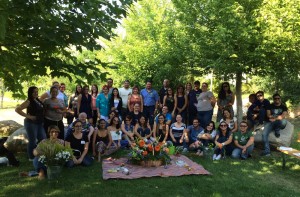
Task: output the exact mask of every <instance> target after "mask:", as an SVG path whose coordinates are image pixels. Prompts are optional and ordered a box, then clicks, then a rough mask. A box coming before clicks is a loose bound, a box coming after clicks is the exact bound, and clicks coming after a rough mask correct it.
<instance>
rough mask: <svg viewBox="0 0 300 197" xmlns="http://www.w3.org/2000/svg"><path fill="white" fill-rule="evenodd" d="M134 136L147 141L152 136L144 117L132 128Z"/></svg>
mask: <svg viewBox="0 0 300 197" xmlns="http://www.w3.org/2000/svg"><path fill="white" fill-rule="evenodd" d="M134 135H136V136H137V137H138V138H139V139H145V138H146V139H147V140H149V139H150V137H151V136H152V132H151V127H150V124H149V122H147V121H146V117H145V116H143V115H142V116H141V117H140V119H139V121H138V123H136V125H135V126H134Z"/></svg>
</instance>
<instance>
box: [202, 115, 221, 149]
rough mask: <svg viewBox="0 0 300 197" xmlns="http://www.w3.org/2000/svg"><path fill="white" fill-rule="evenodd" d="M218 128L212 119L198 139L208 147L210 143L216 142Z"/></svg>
mask: <svg viewBox="0 0 300 197" xmlns="http://www.w3.org/2000/svg"><path fill="white" fill-rule="evenodd" d="M216 134H217V132H216V130H215V122H214V121H210V123H209V124H208V125H207V126H206V128H205V129H204V131H203V132H201V133H200V134H199V135H198V139H200V141H201V142H202V144H203V146H205V147H207V146H208V145H209V143H212V144H214V143H215V142H214V140H215V137H216Z"/></svg>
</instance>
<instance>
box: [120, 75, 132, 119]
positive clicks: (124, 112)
mask: <svg viewBox="0 0 300 197" xmlns="http://www.w3.org/2000/svg"><path fill="white" fill-rule="evenodd" d="M129 85H130V82H129V80H125V81H124V84H123V87H122V88H119V94H120V97H121V98H122V114H121V115H122V120H125V116H126V115H127V114H128V112H129V110H128V96H129V95H130V94H132V89H131V88H130V87H129Z"/></svg>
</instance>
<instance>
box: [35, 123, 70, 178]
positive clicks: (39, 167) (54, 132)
mask: <svg viewBox="0 0 300 197" xmlns="http://www.w3.org/2000/svg"><path fill="white" fill-rule="evenodd" d="M59 132H60V130H59V128H58V127H57V126H56V125H50V126H49V127H48V134H49V136H50V138H49V139H44V140H43V141H41V142H40V143H39V144H38V146H37V147H36V148H35V149H34V150H33V155H34V156H35V157H34V159H33V166H34V168H35V170H36V171H37V172H38V173H39V177H38V178H39V179H44V178H45V174H46V171H47V167H46V166H45V165H44V164H43V163H41V162H39V156H40V155H42V154H43V153H42V152H41V151H40V146H42V145H43V143H46V142H48V141H50V142H51V143H53V144H55V143H57V144H61V145H64V141H63V140H61V139H58V138H57V137H58V134H59Z"/></svg>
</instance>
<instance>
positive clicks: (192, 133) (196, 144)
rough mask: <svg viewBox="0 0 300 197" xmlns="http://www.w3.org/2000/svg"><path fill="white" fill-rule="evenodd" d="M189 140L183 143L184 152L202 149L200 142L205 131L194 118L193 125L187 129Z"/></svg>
mask: <svg viewBox="0 0 300 197" xmlns="http://www.w3.org/2000/svg"><path fill="white" fill-rule="evenodd" d="M187 133H188V139H185V140H184V141H183V147H184V151H183V152H186V151H187V149H190V150H198V149H199V148H200V145H201V142H200V141H199V140H198V136H199V134H200V133H204V129H203V128H202V127H200V122H199V120H198V118H193V125H190V126H188V127H187Z"/></svg>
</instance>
